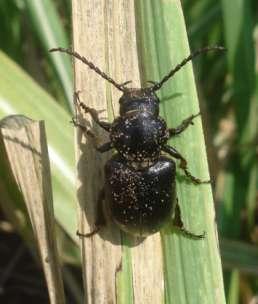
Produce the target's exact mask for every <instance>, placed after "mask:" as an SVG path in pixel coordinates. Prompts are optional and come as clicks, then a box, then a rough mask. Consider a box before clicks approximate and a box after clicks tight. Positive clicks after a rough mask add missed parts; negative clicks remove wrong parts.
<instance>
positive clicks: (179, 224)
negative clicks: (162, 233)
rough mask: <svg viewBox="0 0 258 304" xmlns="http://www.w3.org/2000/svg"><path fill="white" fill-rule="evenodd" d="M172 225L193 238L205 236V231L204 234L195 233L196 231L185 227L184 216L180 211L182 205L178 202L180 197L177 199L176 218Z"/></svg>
mask: <svg viewBox="0 0 258 304" xmlns="http://www.w3.org/2000/svg"><path fill="white" fill-rule="evenodd" d="M172 225H173V227H175V228H176V229H177V230H178V231H179V232H181V233H182V234H183V235H185V236H186V237H190V238H192V239H203V238H204V237H205V232H203V233H202V234H195V233H192V232H190V231H188V230H187V229H185V227H184V223H183V221H182V217H181V211H180V207H179V204H178V199H176V206H175V210H174V219H173V224H172Z"/></svg>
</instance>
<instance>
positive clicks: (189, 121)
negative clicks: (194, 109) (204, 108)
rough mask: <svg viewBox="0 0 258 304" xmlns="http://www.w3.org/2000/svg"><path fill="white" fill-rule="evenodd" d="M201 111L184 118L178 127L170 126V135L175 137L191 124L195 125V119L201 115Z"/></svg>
mask: <svg viewBox="0 0 258 304" xmlns="http://www.w3.org/2000/svg"><path fill="white" fill-rule="evenodd" d="M200 114H201V113H200V112H199V113H198V114H195V115H191V116H189V117H188V118H186V119H184V120H183V121H182V123H181V124H180V125H179V126H178V127H176V128H169V129H168V131H169V137H173V136H175V135H178V134H180V133H182V132H183V131H184V130H185V129H186V128H187V127H189V126H190V125H193V124H194V123H193V119H194V118H195V117H197V116H199V115H200Z"/></svg>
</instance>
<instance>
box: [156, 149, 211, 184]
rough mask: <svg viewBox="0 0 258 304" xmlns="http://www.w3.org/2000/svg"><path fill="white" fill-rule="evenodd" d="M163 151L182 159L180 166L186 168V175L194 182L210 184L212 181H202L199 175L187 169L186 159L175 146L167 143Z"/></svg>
mask: <svg viewBox="0 0 258 304" xmlns="http://www.w3.org/2000/svg"><path fill="white" fill-rule="evenodd" d="M162 151H164V152H166V153H168V154H169V155H171V156H172V157H174V158H176V159H179V160H180V165H179V166H180V168H181V169H183V170H184V172H185V175H186V176H187V177H188V178H189V179H190V180H191V181H192V182H193V183H194V184H209V183H210V181H202V180H200V179H199V178H197V177H194V176H193V175H192V174H191V173H190V172H189V170H188V169H187V161H186V159H185V158H184V157H183V156H182V155H181V154H180V153H179V152H178V151H177V150H176V149H175V148H173V147H171V146H168V145H165V146H163V147H162Z"/></svg>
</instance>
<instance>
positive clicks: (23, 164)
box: [0, 115, 65, 304]
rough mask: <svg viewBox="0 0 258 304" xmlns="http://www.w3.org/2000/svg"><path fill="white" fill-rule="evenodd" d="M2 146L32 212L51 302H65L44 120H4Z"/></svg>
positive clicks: (29, 211)
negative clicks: (56, 238)
mask: <svg viewBox="0 0 258 304" xmlns="http://www.w3.org/2000/svg"><path fill="white" fill-rule="evenodd" d="M0 137H1V139H0V142H1V145H3V146H2V147H1V150H4V151H5V154H6V161H7V162H8V166H9V168H10V170H11V174H12V175H13V177H14V179H15V182H16V184H15V187H16V188H17V189H19V191H20V193H21V195H22V197H23V199H24V201H25V203H26V207H27V210H28V213H29V217H30V220H31V224H32V228H33V230H34V234H35V237H36V239H37V242H38V247H39V252H40V256H41V260H42V265H43V269H44V272H45V276H46V280H47V285H48V290H49V297H50V302H51V303H52V304H62V303H65V300H64V290H63V283H62V279H61V271H60V267H59V262H58V255H57V247H56V240H55V227H54V214H53V199H52V188H51V178H50V166H49V158H48V151H47V142H46V134H45V128H44V123H43V122H42V121H40V122H37V121H32V120H30V119H28V118H26V117H24V116H19V115H16V116H9V117H7V118H5V119H4V120H2V121H1V128H0Z"/></svg>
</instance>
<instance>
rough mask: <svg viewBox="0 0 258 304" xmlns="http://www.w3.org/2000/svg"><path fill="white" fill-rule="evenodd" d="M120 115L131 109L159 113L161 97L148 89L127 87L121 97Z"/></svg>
mask: <svg viewBox="0 0 258 304" xmlns="http://www.w3.org/2000/svg"><path fill="white" fill-rule="evenodd" d="M119 103H120V115H121V116H122V115H124V114H125V113H128V112H131V111H147V112H149V113H150V114H153V115H159V98H158V96H157V95H156V94H155V92H154V91H152V90H148V89H126V90H125V91H124V94H123V95H122V96H121V98H120V99H119Z"/></svg>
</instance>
